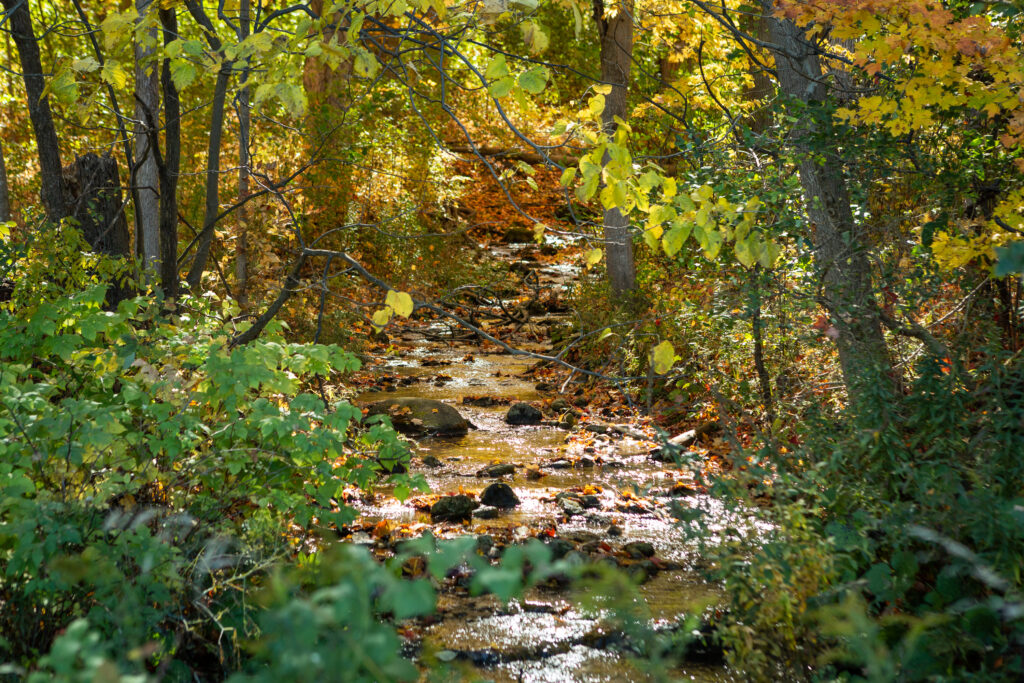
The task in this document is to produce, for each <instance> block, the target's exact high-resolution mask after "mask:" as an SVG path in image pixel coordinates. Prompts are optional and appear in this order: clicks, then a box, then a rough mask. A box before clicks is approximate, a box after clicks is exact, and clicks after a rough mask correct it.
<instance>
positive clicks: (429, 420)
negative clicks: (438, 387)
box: [366, 398, 469, 436]
mask: <svg viewBox="0 0 1024 683" xmlns="http://www.w3.org/2000/svg"><path fill="white" fill-rule="evenodd" d="M366 412H367V415H387V416H388V417H390V418H391V424H393V425H394V426H395V429H397V430H398V431H400V432H402V433H403V434H435V435H438V436H462V435H464V434H466V432H468V431H469V422H467V421H466V419H465V418H464V417H462V415H460V414H459V411H457V410H455V408H452V407H451V406H450V405H448V404H447V403H441V402H440V401H435V400H433V399H429V398H393V399H387V400H385V401H377V402H376V403H371V404H370V405H369V406H367V410H366Z"/></svg>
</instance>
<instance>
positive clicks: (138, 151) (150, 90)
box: [132, 0, 160, 273]
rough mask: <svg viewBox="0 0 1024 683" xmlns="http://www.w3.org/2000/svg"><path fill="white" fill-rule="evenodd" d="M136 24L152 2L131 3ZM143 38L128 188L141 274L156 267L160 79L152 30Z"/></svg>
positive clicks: (137, 68) (137, 70)
mask: <svg viewBox="0 0 1024 683" xmlns="http://www.w3.org/2000/svg"><path fill="white" fill-rule="evenodd" d="M135 9H136V10H137V11H138V14H139V21H144V20H146V14H147V12H154V11H156V10H157V8H156V7H155V6H154V4H153V0H135ZM145 38H146V39H147V40H151V41H152V43H153V44H141V43H139V44H136V46H135V121H136V123H135V168H134V169H133V173H132V186H133V187H135V188H137V191H138V203H137V204H136V206H135V210H136V211H137V212H138V220H137V221H136V226H137V231H136V235H135V249H136V254H137V255H138V256H139V257H140V258H142V265H143V269H144V271H146V272H147V273H149V272H154V271H157V270H159V268H160V196H159V187H160V178H159V173H158V170H157V160H156V151H155V150H153V149H151V145H153V144H155V142H156V139H157V138H156V136H155V135H152V136H151V135H150V132H151V131H150V127H151V126H157V125H159V122H160V79H159V78H158V76H157V71H156V67H157V65H156V62H155V61H153V59H152V57H153V51H154V44H155V43H156V39H157V36H156V27H155V26H153V28H151V29H150V30H148V31H146V32H145Z"/></svg>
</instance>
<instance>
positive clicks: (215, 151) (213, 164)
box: [186, 61, 231, 289]
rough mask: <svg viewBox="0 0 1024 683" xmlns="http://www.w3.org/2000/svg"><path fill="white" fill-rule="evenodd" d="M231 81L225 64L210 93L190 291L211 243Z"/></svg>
mask: <svg viewBox="0 0 1024 683" xmlns="http://www.w3.org/2000/svg"><path fill="white" fill-rule="evenodd" d="M230 78H231V63H230V62H227V61H225V62H224V63H223V65H222V66H221V68H220V72H219V73H218V74H217V83H216V85H215V86H214V90H213V105H212V107H211V111H210V144H209V148H208V150H207V161H206V211H205V217H204V218H203V229H202V231H201V232H200V233H199V241H198V242H197V243H196V256H195V259H194V260H193V261H192V267H191V268H189V270H188V276H187V277H186V282H188V286H189V288H190V289H197V288H198V287H199V283H200V282H201V281H202V278H203V272H204V271H205V270H206V262H207V261H208V260H209V258H210V246H211V245H212V244H213V229H214V226H215V224H216V221H217V215H218V214H219V212H220V195H219V185H218V183H219V181H220V143H221V138H222V136H223V132H224V100H225V98H226V96H227V90H228V81H229V80H230Z"/></svg>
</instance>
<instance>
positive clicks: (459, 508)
mask: <svg viewBox="0 0 1024 683" xmlns="http://www.w3.org/2000/svg"><path fill="white" fill-rule="evenodd" d="M479 506H480V504H479V503H477V502H476V501H475V500H473V499H472V498H470V497H469V496H466V495H462V494H460V495H457V496H445V497H444V498H442V499H441V500H439V501H437V502H436V503H434V504H433V505H431V506H430V517H431V519H432V520H433V521H435V522H461V521H463V520H467V519H469V518H470V516H471V515H472V514H473V510H475V509H476V508H477V507H479Z"/></svg>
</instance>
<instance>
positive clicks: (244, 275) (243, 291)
mask: <svg viewBox="0 0 1024 683" xmlns="http://www.w3.org/2000/svg"><path fill="white" fill-rule="evenodd" d="M248 36H249V0H241V4H240V5H239V8H238V39H239V41H242V40H245V39H246V38H247V37H248ZM248 79H249V63H248V61H246V63H245V68H244V69H242V83H243V84H244V83H246V82H247V81H248ZM249 130H250V128H249V87H248V86H247V85H246V86H244V87H243V88H242V89H241V90H240V91H239V93H238V201H239V202H244V201H245V199H246V197H248V196H249V162H250V159H249ZM235 281H236V283H237V285H236V287H235V295H236V296H237V297H238V305H239V306H241V307H242V309H243V310H244V309H245V308H247V307H248V305H249V288H248V286H247V285H248V281H249V209H248V208H247V207H246V205H245V204H242V205H241V206H239V207H238V248H237V250H236V253H235Z"/></svg>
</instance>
